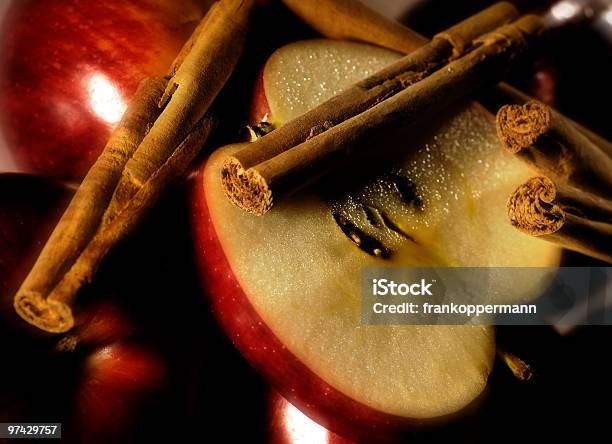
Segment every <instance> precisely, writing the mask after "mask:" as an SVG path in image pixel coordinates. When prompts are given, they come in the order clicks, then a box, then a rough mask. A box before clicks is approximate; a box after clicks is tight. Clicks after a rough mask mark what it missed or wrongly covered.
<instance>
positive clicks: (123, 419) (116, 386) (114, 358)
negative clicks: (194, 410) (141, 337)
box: [74, 342, 165, 443]
mask: <svg viewBox="0 0 612 444" xmlns="http://www.w3.org/2000/svg"><path fill="white" fill-rule="evenodd" d="M164 376H165V368H164V363H163V360H162V359H160V358H159V357H158V356H156V355H155V354H154V353H152V352H150V351H147V350H145V349H143V348H142V347H141V346H139V345H132V344H125V343H121V342H116V343H113V344H111V345H108V346H105V347H102V348H99V349H97V350H96V351H95V352H93V353H92V354H91V355H90V356H88V357H87V358H86V361H85V366H84V368H83V376H82V382H81V383H80V385H79V386H78V388H77V391H76V392H75V396H76V398H77V402H76V404H75V406H76V409H75V411H74V414H75V416H76V417H77V418H78V420H79V422H80V424H79V425H80V429H81V430H82V436H81V440H82V442H88V443H91V442H109V441H108V440H109V439H113V438H114V439H118V438H119V437H121V436H122V435H123V434H124V433H125V431H126V430H129V426H130V422H131V421H132V418H134V415H135V413H136V412H137V409H138V406H139V405H140V404H139V403H141V402H142V401H143V398H144V397H145V396H147V395H150V394H151V393H152V392H156V391H158V390H159V388H160V387H161V386H162V385H163V381H164Z"/></svg>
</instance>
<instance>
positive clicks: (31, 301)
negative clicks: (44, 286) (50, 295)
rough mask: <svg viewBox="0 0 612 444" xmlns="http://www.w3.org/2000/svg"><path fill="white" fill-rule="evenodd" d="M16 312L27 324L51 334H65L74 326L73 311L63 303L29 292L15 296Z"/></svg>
mask: <svg viewBox="0 0 612 444" xmlns="http://www.w3.org/2000/svg"><path fill="white" fill-rule="evenodd" d="M13 304H14V307H15V311H17V314H19V316H21V317H22V318H23V319H24V320H25V321H26V322H28V323H30V324H32V325H34V326H35V327H38V328H40V329H41V330H44V331H46V332H49V333H65V332H67V331H68V330H70V329H71V328H72V327H73V326H74V317H73V316H72V310H71V309H70V307H69V306H68V305H66V304H64V303H63V302H59V301H55V300H52V299H45V298H43V297H42V296H41V294H40V293H37V292H34V291H28V292H25V293H20V294H18V295H17V296H15V300H14V302H13Z"/></svg>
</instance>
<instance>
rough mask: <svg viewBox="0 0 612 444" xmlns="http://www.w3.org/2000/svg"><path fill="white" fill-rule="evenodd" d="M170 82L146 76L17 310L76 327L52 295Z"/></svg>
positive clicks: (47, 323)
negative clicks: (50, 297)
mask: <svg viewBox="0 0 612 444" xmlns="http://www.w3.org/2000/svg"><path fill="white" fill-rule="evenodd" d="M165 87H166V80H164V79H155V78H151V79H146V80H144V81H143V82H142V83H141V84H140V86H139V87H138V90H137V91H136V94H135V95H134V98H133V99H132V102H131V103H130V106H129V107H128V109H127V111H126V113H125V115H124V116H123V118H122V120H121V122H120V123H119V125H118V126H117V128H115V130H114V131H113V133H112V134H111V137H110V139H109V141H108V142H107V144H106V147H105V148H104V151H103V152H102V154H101V155H100V157H99V158H98V160H97V161H96V163H95V164H94V165H93V167H92V168H91V169H90V171H89V172H88V173H87V175H86V176H85V179H83V182H82V183H81V185H80V186H79V188H78V190H77V192H76V193H75V195H74V197H73V198H72V201H71V202H70V204H69V205H68V208H67V209H66V211H65V212H64V214H63V216H62V218H61V219H60V221H59V222H58V224H57V226H56V227H55V229H54V230H53V233H52V234H51V236H50V237H49V240H48V241H47V243H46V244H45V246H44V247H43V249H42V251H41V253H40V255H39V257H38V259H37V260H36V262H35V263H34V266H33V267H32V269H31V270H30V272H29V274H28V276H27V277H26V279H25V281H24V282H23V284H22V285H21V287H20V288H19V290H18V292H17V294H16V295H15V299H14V306H15V310H16V311H17V313H18V314H19V315H20V316H21V317H22V318H24V319H25V320H26V321H28V322H29V323H31V324H33V325H35V326H37V327H40V328H42V329H43V330H46V331H49V332H59V331H66V330H68V329H69V328H71V327H72V315H71V314H70V310H69V309H66V307H64V306H62V305H59V304H56V303H50V302H48V301H47V300H46V297H47V294H48V292H49V290H50V289H51V288H52V287H53V286H54V285H55V284H56V283H57V282H58V281H59V279H60V278H61V277H62V274H63V273H65V272H66V271H67V270H68V268H69V267H70V266H71V265H72V263H73V262H74V260H75V259H76V258H77V257H78V255H79V254H80V253H81V251H82V250H83V248H84V247H85V245H87V243H88V242H89V241H90V240H91V238H92V236H93V235H94V233H95V232H96V229H97V228H98V226H99V224H100V221H101V219H102V215H103V214H104V210H105V209H106V207H107V205H108V203H109V202H110V200H111V197H112V195H113V191H114V190H115V187H116V185H117V183H118V181H119V178H120V177H121V171H122V170H123V167H124V166H125V164H126V163H127V161H128V159H129V158H130V157H131V156H132V154H133V153H134V151H135V150H136V148H137V147H138V145H139V144H140V142H141V141H142V139H143V138H144V137H145V135H146V133H147V131H148V128H149V127H150V125H152V123H153V122H154V121H155V119H156V118H157V116H158V115H159V112H160V110H159V107H158V106H157V103H158V102H159V99H160V98H161V95H162V93H163V91H164V89H165Z"/></svg>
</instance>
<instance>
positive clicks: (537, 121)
mask: <svg viewBox="0 0 612 444" xmlns="http://www.w3.org/2000/svg"><path fill="white" fill-rule="evenodd" d="M496 125H497V133H498V135H499V138H500V140H501V141H502V145H503V146H504V147H505V148H506V150H508V151H509V152H511V153H513V154H516V155H517V156H518V157H520V158H521V159H522V160H523V161H525V162H526V163H528V164H529V165H530V166H531V167H533V168H534V169H535V170H537V171H538V172H540V173H541V174H544V175H546V176H549V177H551V178H552V179H554V180H555V181H560V182H567V183H568V184H570V185H572V186H575V187H579V188H583V189H585V190H587V191H590V192H593V193H596V194H599V195H601V196H604V197H610V196H612V158H611V157H609V156H608V155H607V154H606V153H605V152H604V151H603V150H602V149H600V148H599V147H598V146H597V145H595V144H594V143H593V142H592V141H591V139H589V138H588V137H587V136H586V135H585V134H583V133H582V132H580V131H579V130H578V129H576V128H575V127H574V126H573V125H572V124H571V123H569V122H568V121H567V120H566V119H565V118H563V116H561V115H559V114H558V113H557V112H555V111H554V110H552V109H551V108H550V107H549V106H547V105H544V104H543V103H540V102H536V101H529V102H527V103H525V104H524V105H506V106H503V107H502V108H501V109H500V110H499V112H498V113H497V118H496Z"/></svg>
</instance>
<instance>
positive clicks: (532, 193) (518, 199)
mask: <svg viewBox="0 0 612 444" xmlns="http://www.w3.org/2000/svg"><path fill="white" fill-rule="evenodd" d="M556 196H557V189H556V186H555V184H554V183H553V181H552V180H550V179H549V178H547V177H544V176H538V177H533V178H531V179H529V180H528V181H527V182H525V183H523V184H522V185H520V186H519V187H518V188H517V189H516V190H515V191H514V193H513V194H512V195H511V196H510V199H509V200H508V207H507V210H508V217H509V218H510V223H511V224H512V225H513V226H514V227H515V228H517V229H518V230H520V231H523V232H524V233H527V234H531V235H532V236H543V235H545V234H552V233H555V232H556V231H559V229H561V227H562V226H563V224H564V223H565V212H564V211H563V209H562V208H561V207H560V206H558V205H556V204H555V198H556Z"/></svg>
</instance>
